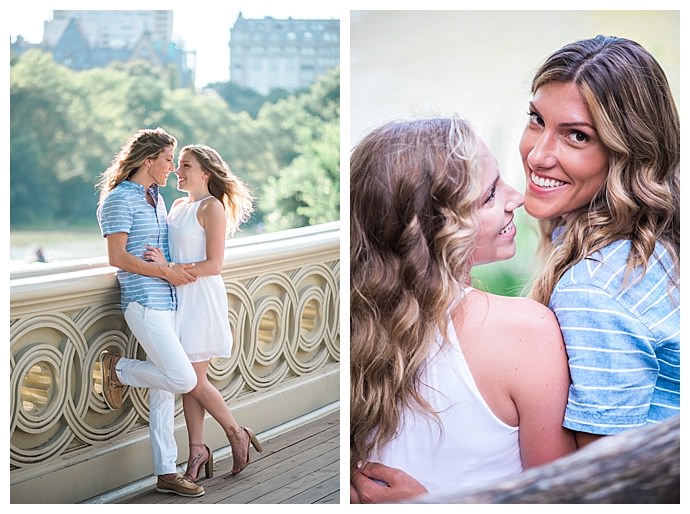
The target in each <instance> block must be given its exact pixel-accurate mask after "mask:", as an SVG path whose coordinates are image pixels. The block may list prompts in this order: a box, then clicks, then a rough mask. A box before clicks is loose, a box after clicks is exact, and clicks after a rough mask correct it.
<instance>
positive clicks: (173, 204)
mask: <svg viewBox="0 0 690 514" xmlns="http://www.w3.org/2000/svg"><path fill="white" fill-rule="evenodd" d="M186 202H187V197H186V196H183V197H181V198H177V199H176V200H175V201H174V202H173V203H172V205H171V206H170V209H171V210H172V209H174V208H175V207H177V206H178V205H182V204H183V203H186Z"/></svg>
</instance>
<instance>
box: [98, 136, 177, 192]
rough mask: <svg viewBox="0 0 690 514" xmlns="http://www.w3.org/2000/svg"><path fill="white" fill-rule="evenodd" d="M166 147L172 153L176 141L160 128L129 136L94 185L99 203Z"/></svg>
mask: <svg viewBox="0 0 690 514" xmlns="http://www.w3.org/2000/svg"><path fill="white" fill-rule="evenodd" d="M167 146H172V147H173V151H174V150H175V147H176V146H177V139H175V137H174V136H171V135H170V134H168V133H167V132H166V131H165V130H163V129H162V128H160V127H158V128H155V129H141V130H139V131H137V132H136V133H135V134H133V135H132V136H130V138H129V139H128V140H127V142H126V143H125V144H124V145H123V146H122V148H120V150H119V152H118V153H117V154H116V155H115V158H114V159H113V161H112V162H111V163H110V166H109V167H108V169H106V170H105V171H104V172H103V173H101V176H100V177H99V179H98V182H97V183H96V187H97V188H98V189H99V190H100V196H99V200H98V201H99V203H101V202H103V200H104V199H105V197H106V196H108V193H109V192H110V191H112V190H113V189H115V188H116V187H117V186H118V185H119V184H120V182H123V181H125V180H127V179H129V178H130V177H131V176H132V175H133V174H134V172H136V171H137V170H138V169H139V168H140V167H141V165H142V164H144V161H145V160H146V159H156V158H158V155H160V153H161V152H162V151H163V149H164V148H165V147H167Z"/></svg>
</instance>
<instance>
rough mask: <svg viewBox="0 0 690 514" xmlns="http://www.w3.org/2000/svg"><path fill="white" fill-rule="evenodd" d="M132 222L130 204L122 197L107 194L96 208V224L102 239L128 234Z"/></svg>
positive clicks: (132, 211) (132, 212) (132, 215)
mask: <svg viewBox="0 0 690 514" xmlns="http://www.w3.org/2000/svg"><path fill="white" fill-rule="evenodd" d="M133 220H134V209H133V207H132V202H131V201H128V200H127V199H126V198H124V197H123V196H122V195H118V194H109V195H108V196H107V197H106V198H105V199H104V200H103V203H102V204H101V205H100V206H99V208H98V223H99V225H100V227H101V235H102V236H103V237H106V236H107V235H109V234H115V233H118V232H126V233H127V234H129V233H130V230H131V229H132V222H133Z"/></svg>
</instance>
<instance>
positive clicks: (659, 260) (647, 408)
mask: <svg viewBox="0 0 690 514" xmlns="http://www.w3.org/2000/svg"><path fill="white" fill-rule="evenodd" d="M629 251H630V241H616V242H614V243H611V244H610V245H608V246H606V247H605V248H603V249H602V250H601V251H599V252H596V253H595V254H593V255H592V256H590V257H588V258H587V259H585V260H583V261H581V262H579V263H577V264H576V265H575V266H573V267H572V268H571V269H569V270H568V271H567V272H566V273H565V274H564V275H563V277H561V279H560V280H559V282H558V284H557V285H556V288H555V289H554V292H553V294H552V296H551V301H550V303H549V307H550V308H551V309H552V310H553V311H554V313H555V314H556V317H557V318H558V322H559V324H560V326H561V331H562V333H563V339H564V340H565V345H566V350H567V352H568V362H569V365H570V374H571V379H572V385H571V386H570V391H569V396H568V405H567V407H566V412H565V420H564V423H563V426H565V427H566V428H570V429H572V430H576V431H579V432H587V433H591V434H599V435H607V434H615V433H618V432H621V431H623V430H625V429H628V428H633V427H638V426H642V425H645V424H646V423H658V422H660V421H662V420H664V419H666V418H668V417H671V416H675V415H677V414H679V413H680V289H679V288H678V287H676V286H675V285H673V284H672V282H671V281H670V279H669V275H670V274H671V273H674V272H675V270H674V264H673V260H672V258H671V256H670V255H669V253H668V252H667V250H666V249H665V248H664V246H663V245H662V244H661V243H657V245H656V249H655V251H654V254H653V255H652V257H651V258H650V260H649V263H648V266H647V271H646V273H645V275H644V276H643V277H642V278H641V279H639V275H640V273H639V271H638V272H637V273H636V274H635V273H633V275H632V276H630V277H628V281H627V282H625V281H624V275H625V264H626V261H627V258H628V254H629Z"/></svg>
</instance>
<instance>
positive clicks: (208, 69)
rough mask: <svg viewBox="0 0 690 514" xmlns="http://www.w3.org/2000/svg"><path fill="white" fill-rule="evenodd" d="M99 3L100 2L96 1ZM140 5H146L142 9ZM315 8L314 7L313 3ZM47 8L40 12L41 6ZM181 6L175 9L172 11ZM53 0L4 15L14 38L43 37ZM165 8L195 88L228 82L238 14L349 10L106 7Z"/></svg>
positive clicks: (272, 1)
mask: <svg viewBox="0 0 690 514" xmlns="http://www.w3.org/2000/svg"><path fill="white" fill-rule="evenodd" d="M99 3H100V2H99ZM142 4H144V5H142ZM312 4H315V5H312ZM44 5H47V6H50V7H48V8H44V7H42V6H44ZM93 5H94V2H83V1H82V2H60V3H59V4H57V6H58V7H59V8H60V9H93V8H94V7H93ZM177 6H179V9H178V8H176V7H177ZM53 7H55V3H54V2H48V1H33V2H26V3H24V2H22V3H20V4H17V5H15V6H13V8H12V10H11V11H9V10H8V12H6V13H5V15H4V16H3V17H4V18H6V19H5V21H4V22H3V25H7V29H9V33H10V36H11V38H12V40H14V39H15V38H16V36H17V35H21V36H23V37H24V39H26V40H27V41H29V42H30V43H40V42H41V41H42V39H43V26H44V22H46V21H50V20H52V19H53ZM142 7H145V8H148V9H165V10H172V11H173V40H177V39H181V40H183V41H184V43H185V49H186V50H187V51H192V50H196V85H197V86H198V87H203V86H205V85H206V84H208V83H209V82H226V81H228V80H229V78H230V77H229V71H228V69H229V65H230V49H229V48H228V43H229V39H230V29H231V28H232V26H233V25H234V23H235V20H236V19H237V16H238V15H239V13H240V11H241V12H242V16H243V17H244V18H250V19H260V18H263V17H265V16H272V17H274V18H278V19H281V18H282V19H287V18H288V17H292V18H300V19H341V21H342V20H343V19H344V20H345V22H347V13H348V11H347V10H343V9H342V7H340V6H339V3H338V2H308V1H302V2H290V1H286V0H242V1H222V0H221V1H217V0H216V1H213V2H207V1H205V0H195V1H186V2H180V1H173V2H171V1H168V2H141V1H139V2H131V1H119V2H117V4H115V5H112V6H111V5H107V6H106V8H110V9H141V8H142Z"/></svg>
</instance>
